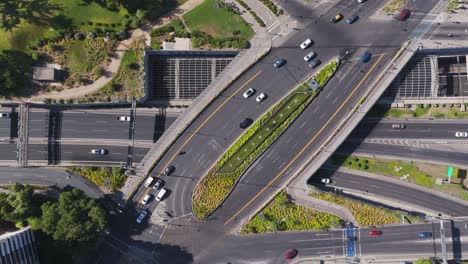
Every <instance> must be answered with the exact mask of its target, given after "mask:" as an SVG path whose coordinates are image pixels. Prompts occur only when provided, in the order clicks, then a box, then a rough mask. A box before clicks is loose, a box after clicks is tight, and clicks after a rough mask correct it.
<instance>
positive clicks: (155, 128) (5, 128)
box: [0, 107, 179, 165]
mask: <svg viewBox="0 0 468 264" xmlns="http://www.w3.org/2000/svg"><path fill="white" fill-rule="evenodd" d="M2 112H7V113H10V114H11V116H10V118H2V119H0V138H1V140H2V142H0V145H1V146H2V150H4V151H2V152H1V153H0V161H2V162H3V163H5V164H7V163H8V164H10V163H14V161H15V160H16V159H17V157H16V156H17V154H16V152H17V136H18V135H17V134H18V132H17V126H18V124H17V122H18V118H17V113H16V112H15V109H14V108H8V107H2ZM131 113H132V112H131V109H128V108H117V109H73V110H68V109H63V108H60V107H52V108H50V109H48V108H47V109H46V108H39V107H30V113H29V126H28V130H29V147H28V159H29V161H30V162H31V163H32V164H34V165H41V164H42V165H51V164H55V165H57V164H82V165H84V164H89V165H93V164H96V165H97V164H107V165H126V164H127V160H128V155H129V154H130V152H131V151H130V149H129V146H131V145H132V144H133V145H134V146H135V147H134V149H133V163H134V164H135V163H138V162H140V161H141V159H142V158H143V157H144V156H145V154H146V152H147V151H148V148H149V147H150V146H151V144H153V143H154V142H156V141H157V140H158V138H159V137H160V136H161V135H162V133H164V131H165V130H166V129H167V128H168V127H169V126H170V125H171V124H172V122H174V120H175V119H176V118H177V117H178V115H179V114H176V113H166V112H165V111H161V110H159V109H145V108H137V110H136V115H135V118H134V119H132V120H131V121H130V122H122V121H119V120H118V119H117V118H118V117H120V116H130V115H131ZM133 125H134V130H132V128H133ZM132 139H134V141H133V140H132ZM99 148H102V149H106V150H108V153H107V154H106V155H94V154H91V149H99Z"/></svg>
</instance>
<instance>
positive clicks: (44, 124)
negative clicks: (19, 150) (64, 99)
mask: <svg viewBox="0 0 468 264" xmlns="http://www.w3.org/2000/svg"><path fill="white" fill-rule="evenodd" d="M28 129H29V137H36V138H40V137H44V138H47V137H48V133H49V132H48V131H49V111H48V110H46V109H40V110H39V109H31V111H30V112H29V124H28Z"/></svg>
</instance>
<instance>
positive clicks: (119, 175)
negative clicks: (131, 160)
mask: <svg viewBox="0 0 468 264" xmlns="http://www.w3.org/2000/svg"><path fill="white" fill-rule="evenodd" d="M71 170H72V171H73V172H75V173H77V174H80V175H82V176H83V177H85V178H87V179H89V180H91V181H92V182H94V183H95V184H96V185H99V186H108V187H110V189H111V190H117V189H120V188H122V187H123V185H124V184H125V180H126V179H127V176H126V175H125V174H124V170H122V169H120V168H108V167H100V168H98V167H87V168H84V167H83V168H72V169H71Z"/></svg>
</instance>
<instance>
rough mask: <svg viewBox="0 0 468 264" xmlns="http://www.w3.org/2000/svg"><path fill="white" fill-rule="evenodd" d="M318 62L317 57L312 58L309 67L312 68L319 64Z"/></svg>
mask: <svg viewBox="0 0 468 264" xmlns="http://www.w3.org/2000/svg"><path fill="white" fill-rule="evenodd" d="M319 64H320V60H319V59H313V60H312V61H311V62H310V63H309V67H310V68H312V69H313V68H315V67H317V65H319Z"/></svg>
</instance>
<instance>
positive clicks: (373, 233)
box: [369, 230, 382, 236]
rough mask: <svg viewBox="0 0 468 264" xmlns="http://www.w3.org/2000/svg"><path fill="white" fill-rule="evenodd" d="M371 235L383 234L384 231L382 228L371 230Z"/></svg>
mask: <svg viewBox="0 0 468 264" xmlns="http://www.w3.org/2000/svg"><path fill="white" fill-rule="evenodd" d="M369 235H371V236H380V235H382V231H380V230H371V231H370V232H369Z"/></svg>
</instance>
